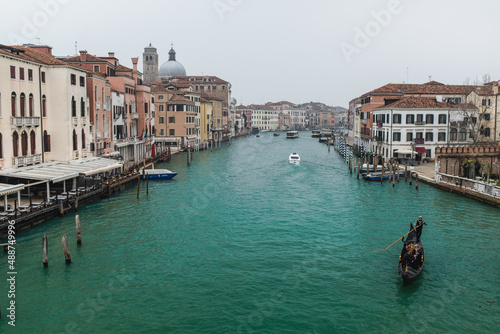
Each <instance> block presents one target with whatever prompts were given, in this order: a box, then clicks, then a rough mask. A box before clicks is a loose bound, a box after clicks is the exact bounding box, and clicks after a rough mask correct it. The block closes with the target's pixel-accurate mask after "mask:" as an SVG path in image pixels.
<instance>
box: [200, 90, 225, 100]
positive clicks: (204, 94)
mask: <svg viewBox="0 0 500 334" xmlns="http://www.w3.org/2000/svg"><path fill="white" fill-rule="evenodd" d="M198 94H200V95H201V96H202V97H204V98H205V99H207V100H217V101H223V99H221V98H220V97H217V96H213V95H211V94H208V93H204V92H201V93H198Z"/></svg>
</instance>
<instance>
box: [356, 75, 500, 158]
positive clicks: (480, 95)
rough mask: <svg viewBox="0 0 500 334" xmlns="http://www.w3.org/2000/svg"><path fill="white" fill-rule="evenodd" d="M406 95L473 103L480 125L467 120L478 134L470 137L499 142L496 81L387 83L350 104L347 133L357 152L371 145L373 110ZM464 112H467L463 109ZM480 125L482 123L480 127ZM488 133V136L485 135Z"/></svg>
mask: <svg viewBox="0 0 500 334" xmlns="http://www.w3.org/2000/svg"><path fill="white" fill-rule="evenodd" d="M495 87H496V88H495ZM407 96H420V97H430V98H435V99H437V100H438V101H441V102H445V103H450V104H463V103H466V102H467V103H472V104H474V105H475V106H476V107H477V108H478V109H479V111H478V116H479V117H481V124H480V125H479V126H478V127H477V129H476V126H474V125H473V123H472V122H471V123H469V128H470V131H473V132H476V133H477V134H475V135H474V136H475V137H474V136H473V137H474V138H476V140H480V141H493V142H497V141H498V139H497V138H498V137H497V134H498V131H496V130H495V131H493V129H494V128H495V129H496V128H497V127H496V126H495V125H496V124H497V123H496V122H497V121H496V120H497V119H498V115H497V113H498V111H495V110H496V109H495V108H496V107H495V106H496V99H497V96H498V83H495V82H493V83H487V84H484V85H445V84H442V83H439V82H436V81H431V82H428V83H425V84H387V85H385V86H382V87H380V88H377V89H375V90H373V91H370V92H368V93H366V94H363V95H362V96H360V97H358V98H355V99H353V100H351V102H350V103H349V135H350V136H351V139H352V141H353V145H354V149H355V151H356V150H357V152H360V151H361V149H360V148H361V147H363V148H364V149H366V148H370V147H372V145H371V142H372V140H373V137H374V136H375V134H374V133H373V127H374V125H373V124H374V123H373V120H374V119H373V110H374V109H375V108H378V107H381V106H384V105H389V104H391V103H394V102H396V101H398V100H400V99H402V98H404V97H407ZM483 103H484V104H485V105H483ZM464 112H467V111H466V110H463V113H464ZM488 114H489V115H488ZM488 117H489V120H488ZM493 119H494V120H493ZM481 126H483V128H482V129H481ZM487 134H489V136H490V138H488V137H486V135H487Z"/></svg>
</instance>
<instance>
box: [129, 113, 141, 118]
mask: <svg viewBox="0 0 500 334" xmlns="http://www.w3.org/2000/svg"><path fill="white" fill-rule="evenodd" d="M130 117H131V118H132V119H139V113H136V112H133V113H131V114H130Z"/></svg>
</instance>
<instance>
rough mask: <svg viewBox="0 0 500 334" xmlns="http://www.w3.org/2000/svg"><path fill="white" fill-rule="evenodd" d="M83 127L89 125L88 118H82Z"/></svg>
mask: <svg viewBox="0 0 500 334" xmlns="http://www.w3.org/2000/svg"><path fill="white" fill-rule="evenodd" d="M82 125H87V117H82Z"/></svg>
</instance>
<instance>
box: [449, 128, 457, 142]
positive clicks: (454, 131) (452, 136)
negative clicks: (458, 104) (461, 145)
mask: <svg viewBox="0 0 500 334" xmlns="http://www.w3.org/2000/svg"><path fill="white" fill-rule="evenodd" d="M450 140H457V129H455V128H452V129H451V130H450Z"/></svg>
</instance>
